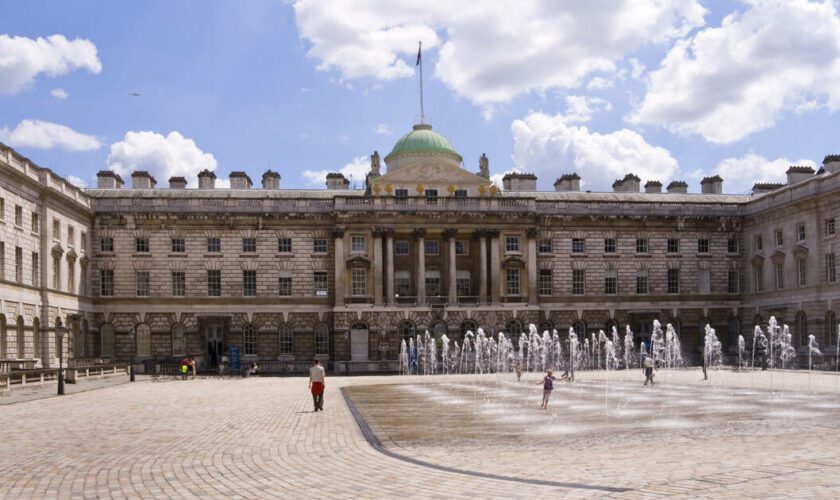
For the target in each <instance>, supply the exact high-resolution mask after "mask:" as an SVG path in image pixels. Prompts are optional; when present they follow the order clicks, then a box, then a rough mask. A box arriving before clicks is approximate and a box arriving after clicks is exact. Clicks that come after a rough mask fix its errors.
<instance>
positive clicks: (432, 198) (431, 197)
mask: <svg viewBox="0 0 840 500" xmlns="http://www.w3.org/2000/svg"><path fill="white" fill-rule="evenodd" d="M437 201H438V191H437V189H427V190H426V204H427V205H437Z"/></svg>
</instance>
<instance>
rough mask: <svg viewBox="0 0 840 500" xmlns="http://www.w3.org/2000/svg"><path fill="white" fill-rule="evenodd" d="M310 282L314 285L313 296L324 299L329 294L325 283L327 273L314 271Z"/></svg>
mask: <svg viewBox="0 0 840 500" xmlns="http://www.w3.org/2000/svg"><path fill="white" fill-rule="evenodd" d="M312 280H313V282H314V284H315V296H316V297H326V296H327V295H328V294H329V290H328V289H327V287H328V286H329V285H328V282H327V272H326V271H315V273H314V274H313V276H312Z"/></svg>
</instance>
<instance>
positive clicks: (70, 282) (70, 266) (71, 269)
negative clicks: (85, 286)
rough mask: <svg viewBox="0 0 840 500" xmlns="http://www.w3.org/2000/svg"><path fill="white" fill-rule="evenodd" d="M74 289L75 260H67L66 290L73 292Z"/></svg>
mask: <svg viewBox="0 0 840 500" xmlns="http://www.w3.org/2000/svg"><path fill="white" fill-rule="evenodd" d="M21 260H23V255H21ZM75 289H76V261H75V260H70V259H68V260H67V291H68V292H70V293H73V290H75Z"/></svg>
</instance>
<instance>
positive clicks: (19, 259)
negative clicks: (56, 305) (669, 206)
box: [15, 247, 73, 291]
mask: <svg viewBox="0 0 840 500" xmlns="http://www.w3.org/2000/svg"><path fill="white" fill-rule="evenodd" d="M15 281H16V282H18V283H23V248H21V247H15ZM72 290H73V287H72V286H71V287H70V291H72Z"/></svg>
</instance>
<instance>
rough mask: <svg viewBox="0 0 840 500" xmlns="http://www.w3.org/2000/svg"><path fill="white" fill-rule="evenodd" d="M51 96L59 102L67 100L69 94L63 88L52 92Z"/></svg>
mask: <svg viewBox="0 0 840 500" xmlns="http://www.w3.org/2000/svg"><path fill="white" fill-rule="evenodd" d="M50 95H51V96H53V97H55V98H56V99H58V100H59V101H61V100H64V99H67V92H66V91H65V90H64V89H62V88H57V89H52V90H50Z"/></svg>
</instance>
